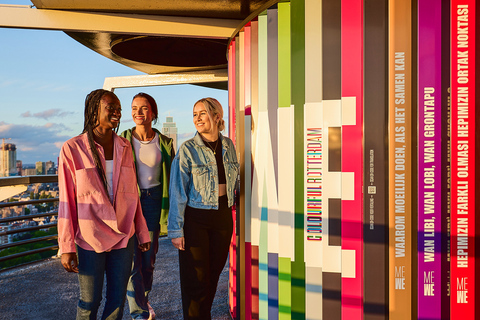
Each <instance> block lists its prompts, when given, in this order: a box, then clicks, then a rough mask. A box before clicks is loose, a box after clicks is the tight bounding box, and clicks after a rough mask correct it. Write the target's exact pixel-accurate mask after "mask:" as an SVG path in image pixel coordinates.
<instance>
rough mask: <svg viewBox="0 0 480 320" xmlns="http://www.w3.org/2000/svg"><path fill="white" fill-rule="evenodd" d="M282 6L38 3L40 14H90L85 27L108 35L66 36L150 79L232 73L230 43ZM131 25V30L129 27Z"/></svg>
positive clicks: (253, 2)
mask: <svg viewBox="0 0 480 320" xmlns="http://www.w3.org/2000/svg"><path fill="white" fill-rule="evenodd" d="M276 2H277V1H272V0H161V1H160V0H159V1H152V0H135V1H131V0H32V3H33V4H34V6H35V7H36V8H37V9H40V10H38V11H45V12H47V11H48V12H50V13H53V12H60V11H62V12H69V13H75V12H77V13H83V14H85V15H84V21H85V24H88V25H92V24H93V25H96V24H100V25H102V26H103V29H100V30H95V31H88V30H79V29H76V30H72V29H69V28H64V29H63V30H64V31H65V32H66V33H67V34H68V35H69V36H71V37H72V38H74V39H75V40H77V41H78V42H80V43H82V44H83V45H85V46H86V47H88V48H90V49H92V50H94V51H96V52H98V53H100V54H101V55H103V56H105V57H107V58H109V59H112V60H114V61H117V62H119V63H122V64H124V65H126V66H128V67H131V68H133V69H136V70H139V71H141V72H145V73H148V74H161V73H172V72H192V71H201V70H214V69H224V68H226V67H227V54H226V53H227V45H228V41H229V39H230V37H232V36H234V34H235V32H236V31H237V30H238V29H239V28H241V27H242V26H243V24H244V21H245V20H246V19H251V18H252V17H254V16H255V15H256V14H258V13H260V12H261V11H262V10H264V9H266V8H267V7H268V6H270V5H272V4H273V3H276ZM168 17H170V19H173V20H172V21H169V19H168ZM132 19H133V20H132ZM126 23H130V24H131V25H130V26H128V27H125V26H126ZM152 23H153V24H155V23H156V24H155V25H156V26H157V28H156V31H155V32H146V31H143V33H142V31H141V30H151V28H152V27H150V25H152ZM77 30H78V31H77ZM130 30H131V31H130ZM152 33H154V34H152Z"/></svg>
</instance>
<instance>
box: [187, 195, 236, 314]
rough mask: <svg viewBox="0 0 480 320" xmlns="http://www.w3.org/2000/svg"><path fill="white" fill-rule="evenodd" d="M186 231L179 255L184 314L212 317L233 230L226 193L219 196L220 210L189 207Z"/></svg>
mask: <svg viewBox="0 0 480 320" xmlns="http://www.w3.org/2000/svg"><path fill="white" fill-rule="evenodd" d="M183 232H184V236H185V251H179V255H178V256H179V264H180V286H181V289H182V305H183V317H184V319H185V320H190V319H201V320H209V319H211V315H210V311H211V309H212V303H213V299H214V298H215V292H216V291H217V283H218V278H219V277H220V274H221V273H222V270H223V267H224V266H225V262H226V260H227V257H228V250H229V247H230V241H231V238H232V232H233V220H232V210H231V208H229V207H228V200H227V196H222V197H220V198H219V208H218V210H202V209H195V208H191V207H187V208H186V210H185V223H184V226H183Z"/></svg>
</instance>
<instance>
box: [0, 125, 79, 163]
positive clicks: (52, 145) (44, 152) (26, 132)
mask: <svg viewBox="0 0 480 320" xmlns="http://www.w3.org/2000/svg"><path fill="white" fill-rule="evenodd" d="M64 128H65V126H64V125H63V124H55V123H49V124H47V125H41V126H40V125H39V126H36V125H26V124H20V125H19V124H10V123H6V122H3V121H0V133H1V134H0V136H1V138H10V139H9V140H8V143H13V144H15V145H16V147H17V160H22V162H23V163H35V162H36V161H49V160H52V161H54V162H56V160H57V157H58V154H59V152H60V147H61V146H62V144H63V142H65V141H66V140H68V139H70V138H71V136H67V135H64V134H62V132H63V129H64Z"/></svg>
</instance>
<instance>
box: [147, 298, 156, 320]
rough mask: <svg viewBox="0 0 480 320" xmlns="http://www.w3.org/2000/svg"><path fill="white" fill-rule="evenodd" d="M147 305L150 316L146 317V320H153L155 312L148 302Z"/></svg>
mask: <svg viewBox="0 0 480 320" xmlns="http://www.w3.org/2000/svg"><path fill="white" fill-rule="evenodd" d="M147 305H148V312H149V313H150V316H149V317H148V320H153V319H155V311H154V310H153V308H152V306H151V305H150V302H147Z"/></svg>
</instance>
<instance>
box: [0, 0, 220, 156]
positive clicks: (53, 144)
mask: <svg viewBox="0 0 480 320" xmlns="http://www.w3.org/2000/svg"><path fill="white" fill-rule="evenodd" d="M0 3H1V4H20V5H31V2H30V1H28V0H0ZM0 48H1V50H0V139H2V138H7V139H8V138H10V139H8V140H5V143H13V144H15V145H16V147H17V160H21V161H22V162H23V163H24V164H32V163H35V162H36V161H49V160H51V161H54V162H55V163H56V162H57V157H58V153H59V151H60V147H61V145H62V144H63V142H65V141H66V140H67V139H69V138H71V137H73V136H76V135H78V134H80V133H81V131H82V129H83V111H84V106H85V105H84V103H85V97H86V95H87V94H88V93H89V92H91V91H92V90H95V89H98V88H102V86H103V82H104V80H105V78H106V77H117V76H134V75H144V73H141V72H139V71H136V70H134V69H131V68H128V67H126V66H124V65H121V64H119V63H117V62H114V61H112V60H109V59H107V58H105V57H103V56H101V55H99V54H97V53H96V52H94V51H92V50H90V49H88V48H87V47H84V46H83V45H81V44H80V43H78V42H77V41H75V40H73V39H72V38H70V37H69V36H68V35H66V34H65V33H63V32H61V31H44V30H22V29H9V28H0ZM138 92H146V93H148V94H150V95H152V96H153V97H154V98H155V100H156V101H157V104H158V107H159V115H158V122H157V124H156V125H155V127H156V128H158V129H159V130H160V128H161V127H162V123H163V122H165V117H166V116H173V118H174V121H175V122H176V123H177V127H178V132H179V135H178V140H179V141H180V142H182V141H184V140H186V139H187V138H190V137H192V136H193V135H194V132H195V127H194V125H193V123H192V109H193V103H195V102H196V101H197V100H199V99H200V98H204V97H208V96H210V97H214V98H216V99H218V100H219V101H220V103H221V104H222V105H223V107H224V111H225V115H224V119H225V120H227V109H228V93H227V91H224V90H216V89H208V88H203V87H199V86H193V85H175V86H164V87H145V88H128V89H116V90H115V94H116V95H117V96H118V97H119V99H120V102H121V104H122V109H123V111H122V119H121V125H120V130H119V132H121V131H123V130H125V129H127V128H130V127H133V126H134V123H133V121H132V118H131V112H130V104H131V101H132V97H133V96H134V95H135V94H136V93H138ZM0 143H1V140H0Z"/></svg>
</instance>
